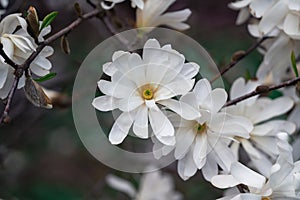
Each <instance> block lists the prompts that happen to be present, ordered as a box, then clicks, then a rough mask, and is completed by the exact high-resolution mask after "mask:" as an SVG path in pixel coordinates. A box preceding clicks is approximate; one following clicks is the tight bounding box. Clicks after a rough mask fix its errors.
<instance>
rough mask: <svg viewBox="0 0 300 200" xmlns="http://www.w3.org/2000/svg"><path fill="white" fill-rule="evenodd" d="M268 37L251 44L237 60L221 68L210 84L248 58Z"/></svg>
mask: <svg viewBox="0 0 300 200" xmlns="http://www.w3.org/2000/svg"><path fill="white" fill-rule="evenodd" d="M267 38H268V37H263V38H261V39H260V40H258V41H257V42H256V43H255V44H253V45H252V46H251V47H250V48H249V49H247V50H246V51H245V52H244V53H243V54H242V55H241V56H239V57H238V58H236V59H234V60H232V61H231V62H230V63H229V64H228V65H226V66H225V67H223V69H222V70H221V72H220V73H219V74H217V75H216V76H214V77H213V78H212V80H211V81H210V83H213V82H215V81H216V80H217V79H218V78H220V77H221V76H223V75H224V74H225V73H226V72H228V71H229V70H230V69H231V68H233V67H234V66H235V65H236V64H238V63H239V62H240V61H241V60H243V59H244V58H245V57H246V56H248V55H249V54H250V53H252V52H253V51H254V50H255V49H256V48H257V47H259V46H260V45H261V43H263V42H264V41H265V40H266V39H267Z"/></svg>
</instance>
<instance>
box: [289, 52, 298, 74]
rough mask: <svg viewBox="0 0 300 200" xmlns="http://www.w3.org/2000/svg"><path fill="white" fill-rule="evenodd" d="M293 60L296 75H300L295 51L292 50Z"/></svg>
mask: <svg viewBox="0 0 300 200" xmlns="http://www.w3.org/2000/svg"><path fill="white" fill-rule="evenodd" d="M291 62H292V67H293V70H294V72H295V74H296V77H299V72H298V68H297V62H296V56H295V53H294V51H292V54H291Z"/></svg>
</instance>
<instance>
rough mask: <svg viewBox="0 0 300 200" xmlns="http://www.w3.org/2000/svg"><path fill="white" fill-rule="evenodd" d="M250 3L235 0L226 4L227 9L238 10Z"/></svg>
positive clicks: (247, 0)
mask: <svg viewBox="0 0 300 200" xmlns="http://www.w3.org/2000/svg"><path fill="white" fill-rule="evenodd" d="M250 3H251V0H237V1H235V2H231V3H230V4H228V6H229V8H231V9H234V10H239V9H241V8H244V7H246V6H248V5H249V4H250Z"/></svg>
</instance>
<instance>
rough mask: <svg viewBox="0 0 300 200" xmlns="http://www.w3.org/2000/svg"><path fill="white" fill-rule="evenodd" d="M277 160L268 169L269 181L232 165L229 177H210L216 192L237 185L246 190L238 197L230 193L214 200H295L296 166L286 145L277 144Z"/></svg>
mask: <svg viewBox="0 0 300 200" xmlns="http://www.w3.org/2000/svg"><path fill="white" fill-rule="evenodd" d="M277 145H278V147H279V152H280V154H279V157H278V159H277V161H276V163H275V164H274V165H273V166H272V167H271V168H270V169H269V170H270V177H269V178H268V179H265V180H266V181H265V182H263V181H264V177H263V176H261V175H259V174H257V173H256V172H254V171H252V170H249V169H248V168H246V167H242V166H237V165H236V164H234V165H233V166H232V170H231V173H232V174H230V175H218V176H215V177H213V179H212V184H213V185H214V186H216V187H219V188H229V187H234V186H237V185H239V184H244V185H246V186H248V188H249V191H248V192H246V191H245V193H239V192H238V191H237V190H231V192H228V193H227V195H226V196H225V197H223V198H220V199H218V200H248V199H257V200H260V199H272V200H283V199H291V200H292V199H299V198H300V195H299V191H300V184H299V183H300V182H299V181H300V162H299V161H298V162H295V163H294V161H293V158H292V149H291V147H290V146H289V145H287V144H286V143H282V142H279V143H278V144H277Z"/></svg>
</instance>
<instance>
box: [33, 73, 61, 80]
mask: <svg viewBox="0 0 300 200" xmlns="http://www.w3.org/2000/svg"><path fill="white" fill-rule="evenodd" d="M55 76H56V73H50V74H47V75H46V76H43V77H41V78H38V79H34V80H35V81H36V82H44V81H48V80H50V79H52V78H54V77H55Z"/></svg>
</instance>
